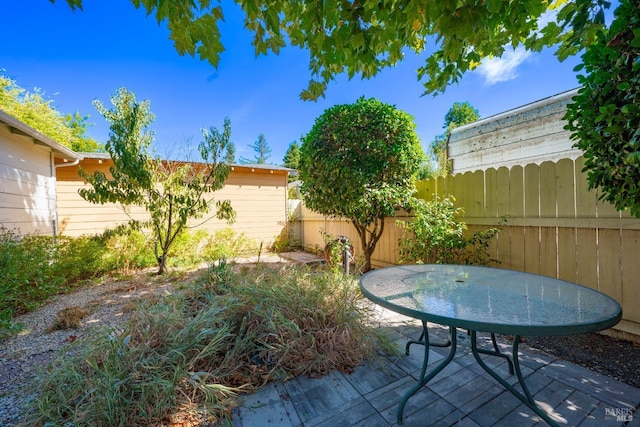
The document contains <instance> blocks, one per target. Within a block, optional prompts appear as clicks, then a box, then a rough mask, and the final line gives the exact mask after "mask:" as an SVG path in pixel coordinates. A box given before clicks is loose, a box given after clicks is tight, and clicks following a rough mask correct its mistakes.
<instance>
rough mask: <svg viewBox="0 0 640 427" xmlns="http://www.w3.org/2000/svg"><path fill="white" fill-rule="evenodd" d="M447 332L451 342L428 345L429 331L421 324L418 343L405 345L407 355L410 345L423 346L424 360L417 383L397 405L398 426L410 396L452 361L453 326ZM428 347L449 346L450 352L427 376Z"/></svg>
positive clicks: (453, 345)
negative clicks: (449, 334)
mask: <svg viewBox="0 0 640 427" xmlns="http://www.w3.org/2000/svg"><path fill="white" fill-rule="evenodd" d="M449 332H450V333H451V341H447V342H446V343H437V344H430V343H429V330H428V329H427V322H424V321H423V322H422V334H421V335H420V339H419V340H418V341H409V343H407V347H406V352H407V354H409V346H410V345H411V344H420V345H424V359H423V361H422V369H420V376H419V377H418V383H417V384H416V385H415V386H413V387H412V388H411V390H409V391H408V392H407V393H405V395H404V396H403V397H402V400H401V401H400V404H399V405H398V424H402V419H403V412H404V407H405V405H406V404H407V401H408V400H409V398H410V397H411V396H413V395H414V394H415V393H416V392H417V391H418V390H420V389H421V388H422V387H424V386H425V384H427V383H428V382H429V381H430V380H431V379H432V378H433V377H435V376H436V375H437V374H438V372H440V371H442V370H443V369H444V368H445V366H447V365H448V364H449V362H451V361H452V360H453V356H454V355H455V354H456V345H457V344H456V339H457V337H456V328H455V327H453V326H450V327H449ZM430 345H434V346H438V347H448V346H451V350H449V355H448V356H447V358H446V359H444V360H443V361H442V362H440V363H439V364H438V366H436V367H435V368H433V369H432V370H431V372H429V373H428V374H427V365H428V364H429V347H430Z"/></svg>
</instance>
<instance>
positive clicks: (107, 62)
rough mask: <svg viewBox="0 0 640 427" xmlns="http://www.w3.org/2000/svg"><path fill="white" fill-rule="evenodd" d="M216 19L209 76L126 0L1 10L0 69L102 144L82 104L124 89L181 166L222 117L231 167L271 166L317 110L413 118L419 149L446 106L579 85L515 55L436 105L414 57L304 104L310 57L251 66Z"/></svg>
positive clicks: (104, 127)
mask: <svg viewBox="0 0 640 427" xmlns="http://www.w3.org/2000/svg"><path fill="white" fill-rule="evenodd" d="M224 4H225V5H227V4H229V2H228V1H226V0H225V2H224ZM225 14H226V15H225V18H226V19H225V23H224V24H223V25H222V28H221V32H222V42H223V44H224V45H225V47H226V49H227V50H226V51H225V52H224V53H223V54H222V58H221V62H220V66H219V68H218V69H217V70H215V69H214V68H213V67H212V66H211V65H209V64H208V63H207V62H204V61H200V60H198V59H195V58H192V57H190V56H182V57H181V56H179V55H178V53H177V52H176V51H175V49H174V47H173V43H172V41H171V40H169V38H168V31H167V30H166V28H165V27H164V26H162V25H160V26H159V25H158V24H157V22H156V20H155V18H154V17H151V16H150V17H147V16H146V15H145V12H144V11H143V10H136V9H135V7H134V6H133V5H132V3H131V2H130V1H129V0H110V1H108V2H107V1H101V0H84V11H76V12H75V13H74V12H72V11H71V10H70V8H69V7H68V6H67V4H66V2H64V0H57V1H56V3H55V4H51V3H50V2H49V1H48V0H30V1H19V2H18V1H11V2H6V4H4V5H3V15H4V17H3V29H2V31H1V32H0V69H4V73H5V74H7V75H8V76H10V77H12V78H13V79H14V80H16V81H17V82H18V84H19V85H20V86H22V87H23V88H25V89H27V90H30V91H32V90H33V89H34V88H36V87H37V88H40V89H41V90H42V91H44V93H45V95H46V96H47V97H49V98H51V99H53V102H54V105H55V107H56V108H57V109H58V110H59V111H61V112H63V113H71V112H75V111H78V112H80V113H81V114H83V115H90V120H89V121H90V122H91V123H93V124H94V125H93V126H92V127H90V128H89V134H90V135H91V136H92V137H94V138H95V139H96V140H98V141H99V142H102V143H104V142H106V141H107V139H108V134H109V128H108V124H107V123H106V122H105V120H104V119H103V118H102V117H101V116H100V115H99V114H98V113H97V111H96V110H95V108H94V107H93V105H92V101H93V100H94V99H100V100H101V101H102V102H103V103H104V104H108V105H110V103H109V97H110V96H111V95H113V94H114V93H115V91H116V90H117V89H118V88H120V87H123V86H124V87H126V88H128V89H129V90H131V91H133V92H134V93H135V94H136V97H137V98H138V99H140V100H142V99H148V100H149V101H150V102H151V110H152V111H153V113H154V114H155V116H156V120H155V122H154V124H153V125H152V129H153V130H154V131H155V144H156V149H157V151H158V153H159V154H161V155H163V156H165V157H166V156H169V157H184V156H185V155H187V154H186V153H189V152H190V148H191V149H195V148H196V147H197V145H198V142H199V141H200V139H201V133H200V129H201V128H203V127H209V126H215V127H218V128H219V129H221V128H222V124H223V120H224V117H229V118H230V120H231V129H232V140H233V141H234V143H235V145H236V158H239V157H241V156H242V157H247V158H253V157H254V155H255V153H254V151H253V149H252V148H251V145H252V144H253V143H254V142H255V141H256V139H257V138H258V135H259V134H261V133H262V134H264V135H265V137H266V139H267V142H268V144H269V146H270V147H271V149H272V153H271V157H270V158H269V160H268V161H269V162H270V163H273V164H281V162H282V158H283V157H284V153H285V152H286V150H287V147H288V146H289V144H290V143H291V142H292V141H294V140H298V142H300V137H301V136H302V135H304V134H306V133H307V132H308V131H309V130H310V129H311V127H312V126H313V123H314V120H315V118H316V117H318V116H319V115H320V114H322V112H323V111H324V110H325V109H326V108H329V107H330V106H332V105H335V104H344V103H352V102H354V101H355V100H356V99H357V98H359V97H360V96H365V97H367V98H369V97H375V98H378V99H380V100H381V101H383V102H386V103H389V104H392V105H395V106H396V107H397V108H399V109H401V110H404V111H406V112H408V113H409V114H411V115H412V116H414V118H415V122H416V125H417V128H416V131H417V133H418V135H419V137H420V138H421V140H422V142H423V146H424V147H425V149H426V148H427V147H428V145H429V142H430V141H432V140H433V138H434V137H435V136H436V135H438V134H440V133H442V125H443V121H444V115H445V114H446V112H447V111H448V110H449V108H450V107H451V106H452V104H453V103H454V102H464V101H468V102H470V103H471V104H472V105H473V106H474V107H476V108H477V109H478V110H479V111H480V115H481V116H482V117H488V116H491V115H493V114H498V113H501V112H503V111H506V110H509V109H511V108H515V107H518V106H521V105H524V104H527V103H530V102H533V101H537V100H539V99H542V98H545V97H548V96H552V95H555V94H558V93H560V92H564V91H566V90H570V89H573V88H575V87H577V86H578V83H577V79H576V75H575V74H576V73H575V72H573V71H572V70H573V68H574V67H575V65H577V64H578V63H579V58H577V57H574V58H570V59H569V60H567V61H565V62H563V63H560V62H559V61H558V60H557V59H556V58H555V57H554V56H553V52H552V51H545V52H542V53H540V54H526V53H523V52H519V51H518V52H509V53H507V55H505V56H504V57H503V58H502V59H499V60H494V61H492V62H489V63H486V64H483V66H482V67H481V68H480V69H478V70H476V71H474V72H471V73H468V74H467V75H465V76H464V78H463V79H462V81H461V82H460V83H459V84H457V85H452V86H451V87H449V89H448V90H447V92H446V93H445V94H444V95H439V96H437V97H433V96H430V95H429V96H421V94H422V93H423V87H422V85H421V84H420V83H418V82H417V81H416V69H417V68H418V67H419V66H420V64H421V63H422V62H423V60H424V57H417V56H415V55H413V54H408V55H407V59H406V60H405V61H404V62H403V63H402V64H401V65H400V66H398V67H397V68H395V69H389V70H385V71H384V72H382V73H381V74H380V75H379V76H377V77H376V78H374V79H371V80H360V79H359V78H358V77H355V78H354V79H352V80H348V79H347V78H346V77H345V76H340V77H338V78H337V79H336V81H335V82H332V83H331V84H330V85H329V88H328V90H327V92H326V97H325V98H324V99H321V100H319V101H318V102H308V101H302V100H300V98H299V94H300V91H301V90H303V89H304V88H306V85H307V83H308V81H309V78H310V75H309V72H308V54H307V53H306V52H305V51H303V50H300V49H297V48H287V49H285V50H283V51H282V52H281V53H280V55H274V54H270V55H269V56H266V57H265V56H261V57H258V58H256V57H255V55H254V51H253V46H251V36H250V34H249V33H248V32H247V31H246V30H244V29H243V27H242V15H241V12H240V11H239V10H238V9H237V7H235V5H233V4H231V7H230V8H227V9H226V12H225ZM189 141H190V142H189ZM195 153H196V152H195V151H193V152H192V158H193V156H194V155H195Z"/></svg>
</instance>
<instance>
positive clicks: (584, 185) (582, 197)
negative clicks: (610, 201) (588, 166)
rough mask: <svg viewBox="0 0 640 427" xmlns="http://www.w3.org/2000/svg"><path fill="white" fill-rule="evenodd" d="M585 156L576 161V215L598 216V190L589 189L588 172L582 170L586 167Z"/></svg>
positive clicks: (578, 216)
mask: <svg viewBox="0 0 640 427" xmlns="http://www.w3.org/2000/svg"><path fill="white" fill-rule="evenodd" d="M584 162H585V160H584V157H580V158H578V159H577V160H576V163H575V169H574V170H575V175H576V178H575V180H576V181H575V182H576V217H577V218H595V217H596V197H597V196H596V192H595V191H590V190H589V187H588V186H589V184H588V182H587V174H586V173H584V172H582V169H583V168H584Z"/></svg>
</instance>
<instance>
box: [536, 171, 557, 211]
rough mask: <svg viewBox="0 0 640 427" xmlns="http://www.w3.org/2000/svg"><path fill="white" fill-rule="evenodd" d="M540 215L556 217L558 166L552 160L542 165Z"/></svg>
mask: <svg viewBox="0 0 640 427" xmlns="http://www.w3.org/2000/svg"><path fill="white" fill-rule="evenodd" d="M540 216H541V217H543V218H556V168H555V164H553V163H551V162H544V163H542V164H541V165H540Z"/></svg>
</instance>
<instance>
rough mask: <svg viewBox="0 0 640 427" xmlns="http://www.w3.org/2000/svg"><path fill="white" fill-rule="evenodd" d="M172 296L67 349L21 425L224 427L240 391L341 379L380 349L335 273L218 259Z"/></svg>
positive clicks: (349, 285) (366, 316)
mask: <svg viewBox="0 0 640 427" xmlns="http://www.w3.org/2000/svg"><path fill="white" fill-rule="evenodd" d="M181 287H182V289H177V290H176V292H174V293H173V294H171V295H168V296H167V297H166V298H165V299H164V300H161V301H160V302H158V303H156V304H153V305H152V304H148V303H142V304H140V305H139V307H138V308H137V309H136V311H135V312H134V313H132V316H131V318H130V320H129V321H128V322H126V323H124V324H123V325H122V328H121V329H120V331H119V332H117V333H116V332H114V331H104V332H103V333H100V334H99V335H98V336H97V337H96V338H95V339H93V340H92V341H91V342H90V343H89V344H87V345H86V346H85V347H84V348H78V347H77V345H78V344H74V345H75V346H76V347H72V348H71V351H70V352H68V353H65V354H63V355H62V356H61V357H60V358H59V359H58V360H57V361H56V363H54V364H52V365H51V370H50V372H48V375H46V376H45V378H44V380H43V381H42V383H41V384H40V386H39V391H40V393H39V396H38V397H37V398H36V399H37V404H38V408H37V410H36V411H34V412H37V413H36V414H35V417H37V422H32V423H30V424H32V425H67V424H70V423H73V424H74V425H127V426H128V425H132V426H133V425H170V424H174V423H172V421H173V420H177V419H180V417H181V415H183V414H185V413H186V414H190V417H191V418H190V421H191V422H190V423H188V424H189V425H196V424H197V425H203V424H215V425H220V424H222V423H224V424H225V425H230V421H231V420H230V414H231V409H232V407H233V406H234V403H235V402H234V397H235V396H236V395H237V394H239V393H240V392H242V391H247V392H250V391H252V390H255V389H257V388H258V387H260V386H262V385H264V384H265V383H266V382H267V381H269V380H272V379H277V380H284V379H288V378H291V377H293V376H296V375H303V374H307V375H311V376H320V375H325V374H327V373H328V372H329V371H330V370H332V369H341V370H343V371H349V370H351V369H353V368H354V367H355V366H357V365H358V364H360V363H361V362H362V361H363V360H364V359H365V358H366V357H369V356H375V351H376V349H377V348H379V345H378V344H382V345H383V346H385V347H386V348H387V349H389V348H390V347H389V345H388V341H387V340H386V339H384V338H383V337H382V336H381V335H379V334H378V333H377V332H376V331H375V330H374V329H372V328H370V327H369V325H368V322H369V321H371V320H372V319H373V316H374V313H373V311H371V310H369V309H367V308H363V305H362V304H361V298H362V295H361V293H360V292H359V288H358V286H357V283H356V281H355V280H354V279H353V278H349V277H346V276H344V275H334V274H332V273H330V272H322V271H320V272H314V271H311V270H307V269H298V268H289V267H285V268H273V267H268V266H265V265H258V266H254V268H249V267H244V268H243V271H242V272H241V273H238V272H236V271H235V270H234V266H233V265H232V264H229V263H226V262H224V261H221V262H217V263H215V264H212V265H211V268H210V269H209V272H208V275H207V277H206V278H204V279H201V280H198V281H196V282H195V283H185V284H182V286H181ZM79 342H81V341H80V340H79V341H77V343H79ZM35 417H34V418H35ZM176 424H177V423H176Z"/></svg>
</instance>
